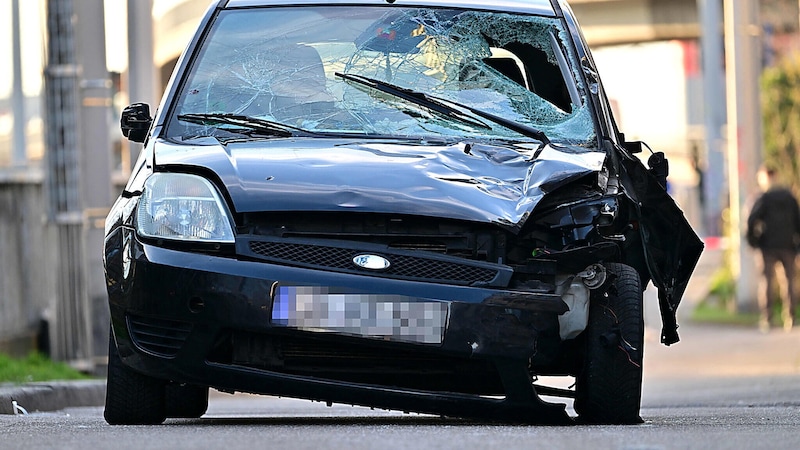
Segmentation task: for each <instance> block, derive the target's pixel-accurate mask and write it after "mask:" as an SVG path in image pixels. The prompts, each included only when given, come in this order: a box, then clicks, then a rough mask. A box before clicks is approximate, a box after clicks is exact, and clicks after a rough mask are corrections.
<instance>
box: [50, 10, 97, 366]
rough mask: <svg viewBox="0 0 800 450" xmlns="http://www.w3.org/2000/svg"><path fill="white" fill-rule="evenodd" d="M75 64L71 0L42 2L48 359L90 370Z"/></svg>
mask: <svg viewBox="0 0 800 450" xmlns="http://www.w3.org/2000/svg"><path fill="white" fill-rule="evenodd" d="M79 75H80V68H79V66H78V64H77V61H76V58H75V24H74V12H73V8H72V0H48V2H47V66H46V68H45V121H46V123H45V127H44V129H45V133H46V134H45V138H46V139H45V142H46V146H47V147H46V163H47V176H46V180H47V192H48V201H49V208H48V217H49V218H50V220H51V221H52V222H54V223H55V225H56V228H57V232H56V236H57V241H56V245H55V246H54V249H53V252H54V255H55V257H56V258H57V266H56V270H57V272H56V295H57V297H56V299H55V302H56V308H55V310H56V317H55V324H54V327H53V328H54V333H52V339H53V342H52V344H51V348H52V349H53V355H52V356H53V357H54V358H56V359H58V360H63V361H68V362H70V363H71V364H72V365H73V366H76V367H79V368H82V369H84V368H91V365H92V363H91V357H92V348H91V339H90V330H91V327H90V324H89V321H88V310H89V308H88V302H87V298H86V289H85V281H84V258H83V252H84V241H83V217H82V204H81V185H82V176H81V164H80V155H79V153H78V149H79V148H80V141H79V130H80V123H79V122H80V121H79V118H80V116H79V114H78V107H79V103H80V100H79V89H78V77H79Z"/></svg>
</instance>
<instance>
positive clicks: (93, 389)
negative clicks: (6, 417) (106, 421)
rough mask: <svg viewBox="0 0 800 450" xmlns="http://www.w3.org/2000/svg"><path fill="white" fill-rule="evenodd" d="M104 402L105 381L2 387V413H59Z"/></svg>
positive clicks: (0, 412)
mask: <svg viewBox="0 0 800 450" xmlns="http://www.w3.org/2000/svg"><path fill="white" fill-rule="evenodd" d="M105 399H106V380H82V381H53V382H42V383H29V384H26V385H23V386H13V385H0V414H22V413H24V412H25V411H26V412H34V411H58V410H61V409H64V408H69V407H73V406H101V405H103V404H104V403H105ZM13 402H16V404H17V405H18V406H19V407H21V408H22V409H19V408H17V410H16V411H15V408H14V403H13Z"/></svg>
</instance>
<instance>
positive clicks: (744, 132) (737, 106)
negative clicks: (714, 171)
mask: <svg viewBox="0 0 800 450" xmlns="http://www.w3.org/2000/svg"><path fill="white" fill-rule="evenodd" d="M758 6H759V5H758V2H757V1H755V0H725V42H726V45H725V48H726V62H727V64H726V65H727V69H728V70H727V85H728V184H729V190H730V226H731V232H730V243H729V244H730V251H731V266H732V267H731V269H732V271H733V275H734V279H735V280H736V305H737V308H738V309H739V310H742V311H755V310H756V304H757V302H756V299H757V287H758V278H759V276H758V274H757V272H756V270H755V261H754V252H753V251H752V250H751V249H750V247H748V246H747V245H746V243H745V241H744V224H745V223H746V221H747V213H748V209H749V205H750V204H752V201H753V196H754V195H756V194H757V193H758V186H757V182H756V173H757V172H758V168H759V166H760V165H761V105H760V96H759V77H760V75H761V65H762V64H761V41H760V37H761V27H760V25H759V14H758Z"/></svg>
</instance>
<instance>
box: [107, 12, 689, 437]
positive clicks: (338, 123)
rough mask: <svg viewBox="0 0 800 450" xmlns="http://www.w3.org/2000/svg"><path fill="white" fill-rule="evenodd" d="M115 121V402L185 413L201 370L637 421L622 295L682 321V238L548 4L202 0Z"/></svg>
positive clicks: (565, 23) (233, 383) (288, 390)
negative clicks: (170, 64) (650, 296)
mask: <svg viewBox="0 0 800 450" xmlns="http://www.w3.org/2000/svg"><path fill="white" fill-rule="evenodd" d="M121 125H122V131H123V134H125V136H127V137H128V138H129V139H130V140H132V141H137V142H143V143H144V149H143V151H142V152H141V154H140V157H139V159H138V161H137V162H136V164H135V165H134V167H133V170H132V175H131V178H130V180H129V182H128V184H127V186H126V187H125V189H124V191H123V192H122V194H121V196H120V197H119V199H118V200H117V202H116V204H115V206H114V207H113V209H112V211H111V213H110V214H109V216H108V219H107V222H106V238H105V248H104V256H105V258H104V261H105V271H106V278H107V285H108V294H109V306H110V309H111V318H112V320H111V333H110V339H109V341H110V343H109V344H110V345H109V347H110V348H109V368H108V388H107V398H106V408H105V418H106V420H107V421H108V422H109V423H111V424H138V423H144V424H156V423H160V422H162V421H164V420H165V418H168V417H199V416H201V415H202V414H204V413H205V411H206V408H207V406H208V389H209V387H213V388H215V389H218V390H221V391H224V392H250V393H259V394H269V395H278V396H286V397H296V398H303V399H310V400H315V401H323V402H327V403H329V404H330V403H333V402H336V403H345V404H353V405H365V406H370V407H375V408H385V409H393V410H401V411H413V412H419V413H430V414H437V415H442V416H455V417H467V418H475V419H479V420H488V421H502V422H526V423H570V422H574V421H575V420H578V421H581V422H584V423H638V422H640V421H641V419H640V416H639V405H640V398H641V385H642V351H643V349H642V346H643V318H642V297H643V296H642V292H643V290H644V288H645V286H646V285H647V284H648V283H649V282H650V281H652V282H653V283H654V284H655V285H656V286H657V287H658V290H659V303H660V310H661V316H662V319H663V332H662V342H663V343H664V344H667V345H669V344H672V343H674V342H677V340H678V335H677V331H676V330H677V324H676V319H675V312H676V308H677V307H678V303H679V302H680V299H681V296H682V294H683V292H684V290H685V288H686V284H687V282H688V280H689V277H690V275H691V273H692V271H693V270H694V266H695V264H696V262H697V260H698V258H699V255H700V253H701V251H702V243H701V242H700V240H699V239H698V238H697V236H696V234H695V233H694V231H693V230H692V229H691V227H690V226H689V225H688V223H687V221H686V219H685V218H684V216H683V213H682V212H681V211H680V210H679V209H678V207H677V206H676V205H675V203H674V202H673V200H672V199H671V198H670V197H669V195H668V194H667V192H666V190H665V187H666V185H667V172H668V170H667V162H666V160H664V158H663V154H661V153H654V154H652V155H650V156H649V157H648V158H647V159H648V167H646V166H645V165H643V164H642V163H641V162H640V159H639V157H638V155H635V153H639V152H642V148H643V145H642V143H640V142H626V141H625V139H624V136H623V134H622V133H620V131H619V130H618V129H617V128H616V125H615V123H614V121H613V118H612V114H611V108H610V107H609V103H608V101H607V99H606V97H605V95H604V92H603V88H602V85H601V84H600V80H599V77H598V75H597V71H596V68H595V65H594V62H593V60H592V57H591V55H590V53H589V50H588V48H587V46H586V43H585V41H584V39H583V38H582V36H581V33H580V31H579V28H578V25H577V24H576V22H575V19H574V17H573V16H572V13H571V11H570V9H569V7H568V6H567V4H566V3H565V2H563V1H560V0H525V1H523V0H503V1H495V0H492V1H489V0H466V1H465V0H461V1H457V2H456V1H452V0H396V1H392V0H361V1H352V0H294V1H291V2H286V1H278V0H220V1H218V2H216V3H215V4H213V5H212V6H211V7H210V8H209V10H208V11H207V13H206V14H205V16H204V18H203V20H202V22H201V24H200V26H199V29H198V31H197V34H196V35H195V37H194V39H193V40H192V42H191V43H190V45H189V46H188V48H187V49H186V50H185V52H184V54H183V56H182V57H181V59H180V60H179V62H178V65H177V67H176V69H175V72H174V74H173V76H172V79H171V80H170V83H169V85H168V87H167V90H166V92H165V94H164V97H163V101H162V103H161V106H160V107H159V108H158V112H157V113H156V114H155V117H150V112H149V107H148V106H147V105H144V104H134V105H131V106H129V107H128V108H126V110H125V111H124V112H123V115H122V120H121ZM542 376H565V377H574V378H575V385H574V388H571V389H563V388H556V387H553V386H545V385H542V384H541V383H539V382H537V380H538V379H539V377H542ZM540 395H546V396H561V397H567V398H570V397H571V398H574V409H575V411H576V412H577V414H578V417H577V418H572V417H569V415H568V414H567V412H566V408H565V405H564V404H555V403H549V402H545V401H543V400H541V398H540V397H539V396H540Z"/></svg>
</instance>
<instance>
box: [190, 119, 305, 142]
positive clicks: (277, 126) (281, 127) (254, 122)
mask: <svg viewBox="0 0 800 450" xmlns="http://www.w3.org/2000/svg"><path fill="white" fill-rule="evenodd" d="M178 120H183V121H185V122H191V123H197V124H200V125H236V126H239V127H242V128H245V129H247V130H250V131H254V132H258V133H265V134H269V135H272V136H279V137H292V136H298V135H305V136H312V135H314V134H315V133H313V132H311V131H308V130H305V129H303V128H300V127H295V126H292V125H286V124H285V123H280V122H274V121H272V120H267V119H261V118H258V117H251V116H245V115H241V114H230V113H187V114H180V115H178Z"/></svg>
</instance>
